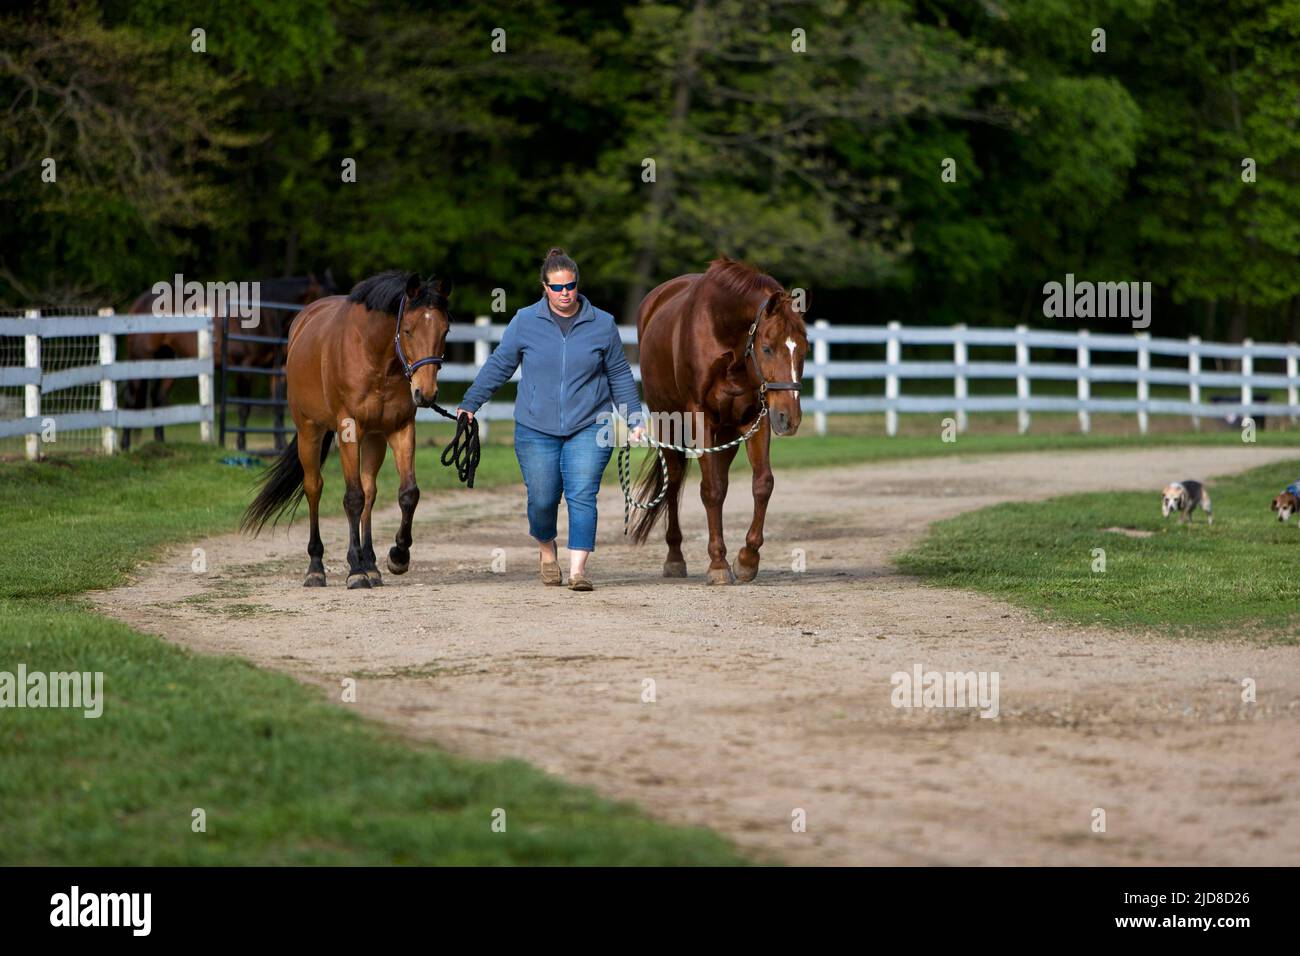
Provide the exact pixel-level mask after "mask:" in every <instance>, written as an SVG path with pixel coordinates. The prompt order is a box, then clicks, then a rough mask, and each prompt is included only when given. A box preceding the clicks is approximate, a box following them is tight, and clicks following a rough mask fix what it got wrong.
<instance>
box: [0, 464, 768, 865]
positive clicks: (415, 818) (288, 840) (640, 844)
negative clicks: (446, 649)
mask: <svg viewBox="0 0 1300 956" xmlns="http://www.w3.org/2000/svg"><path fill="white" fill-rule="evenodd" d="M433 455H434V453H433V452H432V451H427V452H426V451H422V452H421V456H422V457H423V458H426V459H428V460H426V461H424V462H423V468H424V477H423V478H422V481H423V482H424V484H425V487H426V488H430V487H438V486H441V485H449V484H451V483H453V482H454V481H455V477H454V475H452V474H451V472H450V471H448V470H447V469H444V468H442V467H441V466H438V467H437V469H436V470H435V468H434V462H433V460H432V459H433ZM220 457H221V453H220V452H217V451H215V450H213V449H211V448H206V447H200V446H166V447H161V446H154V445H146V446H144V448H143V449H142V450H140V451H137V452H134V453H132V454H130V455H122V456H119V457H116V458H113V459H99V458H75V459H72V460H66V461H63V462H59V463H50V462H46V463H39V464H30V465H29V464H17V465H15V464H7V465H0V514H3V515H4V516H5V520H4V529H5V538H6V540H5V547H4V548H3V549H0V671H8V672H10V673H14V672H16V670H17V666H18V664H19V663H22V664H24V665H26V667H27V669H28V672H29V673H32V672H36V671H47V672H48V671H69V670H77V671H89V672H95V671H100V672H103V673H104V675H105V677H104V681H105V688H104V689H105V697H106V702H105V704H104V713H103V716H102V717H100V718H98V719H86V718H84V717H83V716H82V714H81V711H73V710H66V709H21V710H20V709H8V708H6V709H4V710H0V730H2V732H0V865H15V864H60V865H86V864H104V865H108V864H118V865H120V864H262V865H265V864H378V863H413V864H488V865H491V864H531V863H545V864H604V865H609V864H715V865H716V864H735V863H740V862H743V860H742V858H741V857H740V856H739V854H738V853H737V852H736V851H735V850H734V848H732V847H731V846H730V844H728V843H727V842H726V841H725V840H723V839H722V838H720V837H718V836H717V835H715V834H712V833H710V832H707V831H704V830H698V829H685V828H674V827H668V826H664V825H661V824H657V823H654V822H652V821H650V820H648V819H647V818H645V817H644V816H643V815H642V814H640V813H639V812H638V811H637V810H635V808H632V807H629V806H627V805H621V804H614V803H611V802H609V801H605V800H602V799H599V798H598V797H596V796H595V795H593V794H592V793H590V792H589V791H587V790H585V789H580V788H576V787H573V786H570V785H568V784H565V783H563V782H561V781H558V780H554V779H551V778H549V777H547V776H545V775H544V774H542V773H541V772H540V771H537V770H535V769H533V768H531V767H529V766H526V765H524V764H521V763H518V762H504V763H493V764H483V763H474V762H470V761H465V760H459V759H455V758H453V757H451V756H448V755H446V754H444V753H442V752H440V751H438V750H436V749H434V748H432V747H428V746H424V745H419V744H414V743H411V742H409V741H406V740H403V739H400V738H398V737H397V736H396V735H395V734H393V733H391V732H389V731H387V730H385V729H384V728H382V727H380V726H378V725H376V724H373V723H370V722H367V721H364V720H361V719H359V718H357V717H356V716H354V715H353V714H350V713H348V712H347V710H346V708H345V706H344V705H335V704H332V703H330V702H328V700H327V699H326V696H325V695H324V694H322V693H321V692H320V691H319V690H317V689H313V688H310V687H306V686H303V685H301V684H299V683H298V682H296V681H294V680H292V679H290V678H288V677H285V676H282V675H278V674H274V673H269V672H265V671H261V670H258V669H256V668H254V667H252V666H250V665H247V664H245V663H243V662H240V661H238V660H231V659H225V658H218V657H208V656H201V655H196V654H192V653H189V652H186V651H184V650H181V649H178V648H175V647H173V646H171V645H169V644H166V643H164V642H162V641H160V640H158V639H156V638H153V637H149V636H146V635H143V634H140V633H137V632H134V631H132V630H131V629H130V628H127V627H124V626H122V625H120V624H117V623H115V622H112V621H107V620H105V619H103V618H101V617H99V616H98V615H96V614H94V613H93V612H92V611H91V610H90V609H89V607H88V605H86V604H85V603H84V601H82V600H81V599H78V598H77V597H75V595H77V594H79V593H80V592H82V591H85V590H87V589H91V588H102V587H110V586H113V585H118V584H121V583H123V581H124V580H125V576H126V574H127V572H128V571H129V570H130V569H131V568H133V567H134V566H135V565H136V564H137V563H139V562H141V561H145V560H148V559H149V558H150V557H152V556H154V555H155V554H156V553H157V552H158V551H159V549H161V548H162V547H163V546H165V545H167V544H170V543H173V542H175V541H183V540H188V539H191V538H195V537H198V536H201V535H204V534H208V533H212V532H217V531H225V530H229V529H230V528H231V527H233V525H234V524H235V522H236V521H237V519H238V516H239V514H240V512H241V511H242V509H243V507H244V505H245V503H246V502H247V500H248V485H249V481H250V479H251V475H250V473H249V472H247V471H243V470H240V469H235V468H230V467H226V466H222V465H220V464H218V460H219V458H220ZM334 467H335V469H337V465H335V466H334ZM510 469H515V473H514V475H511V474H510V473H509V472H510ZM481 475H482V476H483V477H484V478H486V479H487V481H488V482H489V483H491V482H500V481H506V480H515V479H516V478H517V466H516V465H515V464H514V460H513V456H511V455H510V452H509V449H508V448H502V449H496V450H495V452H494V454H493V455H492V456H491V457H488V456H485V458H484V468H483V470H482V472H481ZM395 485H396V479H395V477H393V476H391V475H389V476H388V477H387V478H386V481H385V488H384V492H385V494H387V495H389V497H390V498H391V496H392V495H395V494H396V487H395ZM334 487H335V488H336V489H338V487H339V482H338V480H337V478H336V479H335V482H334ZM338 497H339V496H338V495H337V494H336V495H333V496H330V501H329V502H328V503H327V510H328V511H329V512H330V513H338V512H340V511H341V505H340V504H339V503H338V501H337V500H336V499H337V498H338ZM250 626H251V625H250ZM497 807H500V808H502V809H504V810H505V811H506V823H507V829H506V833H504V834H502V833H494V832H492V829H491V823H492V811H493V810H494V808H497ZM194 808H202V809H203V810H204V811H206V814H207V832H206V833H194V832H191V829H190V826H191V811H192V810H193V809H194Z"/></svg>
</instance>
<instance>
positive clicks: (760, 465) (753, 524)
mask: <svg viewBox="0 0 1300 956" xmlns="http://www.w3.org/2000/svg"><path fill="white" fill-rule="evenodd" d="M771 443H772V429H771V427H770V426H769V425H766V424H765V425H764V426H763V427H762V428H760V429H759V430H758V431H756V432H754V435H753V437H752V438H750V440H749V441H748V442H746V443H745V453H746V454H747V455H749V467H750V468H751V469H753V472H754V483H753V491H754V518H753V520H752V521H750V523H749V533H748V534H746V535H745V546H744V547H743V548H741V549H740V553H739V554H737V555H736V568H735V571H736V580H737V581H752V580H754V578H755V577H756V576H757V575H758V549H759V548H761V547H763V522H764V520H766V518H767V503H768V501H769V500H770V499H771V497H772V488H773V487H774V486H775V485H776V481H775V479H773V477H772V461H771V457H770V456H769V454H768V451H769V449H770V447H771Z"/></svg>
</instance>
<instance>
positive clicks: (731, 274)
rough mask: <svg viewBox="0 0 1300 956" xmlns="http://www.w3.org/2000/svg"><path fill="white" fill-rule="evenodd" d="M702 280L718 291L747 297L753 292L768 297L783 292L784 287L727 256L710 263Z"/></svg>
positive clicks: (763, 273) (762, 273)
mask: <svg viewBox="0 0 1300 956" xmlns="http://www.w3.org/2000/svg"><path fill="white" fill-rule="evenodd" d="M704 279H705V281H707V282H711V283H712V284H713V285H715V286H717V287H718V288H720V289H724V290H726V291H728V292H734V293H735V294H736V295H740V296H749V295H752V294H753V293H755V292H762V293H764V294H765V295H770V294H771V293H773V292H784V291H785V287H784V286H783V285H781V283H779V282H777V281H776V280H775V279H773V278H772V277H771V276H770V275H768V274H767V273H765V272H759V271H758V269H757V268H756V267H754V266H751V265H750V264H749V263H748V262H741V261H740V260H739V259H732V258H730V257H728V256H719V257H718V258H716V259H714V260H713V261H712V262H710V263H709V268H708V271H707V272H705V273H704Z"/></svg>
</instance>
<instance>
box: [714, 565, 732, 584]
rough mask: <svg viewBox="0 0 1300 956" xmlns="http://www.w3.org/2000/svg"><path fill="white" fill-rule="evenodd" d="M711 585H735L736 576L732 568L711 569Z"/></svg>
mask: <svg viewBox="0 0 1300 956" xmlns="http://www.w3.org/2000/svg"><path fill="white" fill-rule="evenodd" d="M709 583H710V584H735V583H736V576H735V575H734V574H732V573H731V567H730V566H727V567H725V568H709Z"/></svg>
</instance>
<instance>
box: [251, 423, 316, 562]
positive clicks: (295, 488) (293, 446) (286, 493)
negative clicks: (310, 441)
mask: <svg viewBox="0 0 1300 956" xmlns="http://www.w3.org/2000/svg"><path fill="white" fill-rule="evenodd" d="M333 442H334V433H333V432H326V433H325V440H324V441H322V442H321V445H320V460H321V464H324V463H325V458H326V456H327V455H329V453H330V445H331V444H333ZM302 479H303V474H302V462H300V461H299V460H298V436H297V435H294V436H293V441H291V442H289V445H288V447H287V448H285V450H284V451H282V452H280V457H279V458H277V459H276V461H275V464H274V465H272V466H271V467H270V468H268V469H266V472H265V474H263V475H262V476H261V477H260V478H258V479H257V484H259V485H261V486H262V490H261V491H259V492H258V493H257V497H256V498H254V499H253V503H252V504H251V505H249V506H248V510H247V511H245V512H244V518H243V520H242V521H240V523H239V530H240V531H244V532H249V531H251V532H252V533H253V536H254V537H257V535H259V534H261V533H262V528H263V527H264V526H265V525H266V523H267V522H268V521H271V522H272V525H276V524H279V523H280V519H281V518H282V517H284V513H285V512H286V511H287V512H289V522H290V523H291V524H292V523H293V515H294V512H295V511H297V510H298V505H300V504H301V503H302V499H303V496H304V495H305V494H306V492H305V491H304V490H303V487H302ZM273 519H274V520H273Z"/></svg>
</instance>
